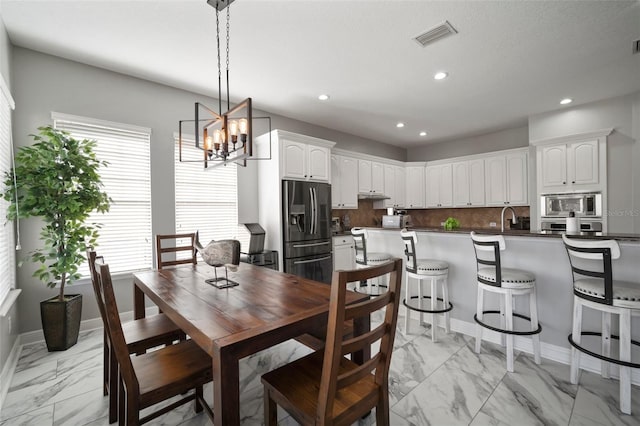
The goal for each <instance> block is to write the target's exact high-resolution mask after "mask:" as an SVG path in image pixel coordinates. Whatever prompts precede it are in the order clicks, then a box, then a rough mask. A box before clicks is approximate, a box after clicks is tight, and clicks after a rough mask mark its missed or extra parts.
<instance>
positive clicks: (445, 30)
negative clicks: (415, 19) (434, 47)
mask: <svg viewBox="0 0 640 426" xmlns="http://www.w3.org/2000/svg"><path fill="white" fill-rule="evenodd" d="M457 33H458V31H456V29H455V28H453V25H451V24H450V23H449V21H444V23H442V24H440V25H438V26H437V27H434V28H431V29H430V30H427V31H426V32H424V33H422V34H420V35H418V36H415V37H414V38H413V39H414V40H415V41H416V42H417V43H418V44H420V46H422V47H425V46H427V45H429V44H431V43H435V42H436V41H438V40H440V39H442V38H445V37H447V36H450V35H453V34H457Z"/></svg>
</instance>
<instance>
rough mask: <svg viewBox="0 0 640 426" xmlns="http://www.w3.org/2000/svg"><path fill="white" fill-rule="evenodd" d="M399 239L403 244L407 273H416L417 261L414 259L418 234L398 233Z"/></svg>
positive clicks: (404, 231)
mask: <svg viewBox="0 0 640 426" xmlns="http://www.w3.org/2000/svg"><path fill="white" fill-rule="evenodd" d="M400 237H402V242H403V243H404V246H405V247H404V255H405V256H406V257H407V266H406V268H407V271H408V272H412V273H414V274H415V273H417V272H418V263H417V262H418V260H417V258H416V245H417V244H418V234H416V231H407V230H406V229H403V230H402V231H400Z"/></svg>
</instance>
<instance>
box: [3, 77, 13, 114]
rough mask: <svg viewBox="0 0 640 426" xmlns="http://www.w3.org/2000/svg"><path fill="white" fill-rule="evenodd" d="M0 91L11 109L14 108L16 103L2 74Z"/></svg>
mask: <svg viewBox="0 0 640 426" xmlns="http://www.w3.org/2000/svg"><path fill="white" fill-rule="evenodd" d="M0 92H1V93H2V94H3V95H4V97H5V98H6V99H7V102H8V103H9V107H10V108H11V109H16V103H15V102H14V100H13V97H12V96H11V92H10V91H9V85H8V84H7V82H6V81H4V77H3V76H2V75H0Z"/></svg>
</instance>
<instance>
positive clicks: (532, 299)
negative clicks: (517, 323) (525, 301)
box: [529, 287, 541, 364]
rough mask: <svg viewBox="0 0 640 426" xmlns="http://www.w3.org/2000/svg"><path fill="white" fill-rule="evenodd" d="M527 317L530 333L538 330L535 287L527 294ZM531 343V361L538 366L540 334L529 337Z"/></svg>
mask: <svg viewBox="0 0 640 426" xmlns="http://www.w3.org/2000/svg"><path fill="white" fill-rule="evenodd" d="M529 315H530V316H531V331H534V330H537V329H538V296H537V294H536V289H535V287H534V288H533V291H532V292H531V293H529ZM531 341H532V343H533V360H534V362H535V363H536V364H540V362H541V360H540V334H534V335H533V336H531Z"/></svg>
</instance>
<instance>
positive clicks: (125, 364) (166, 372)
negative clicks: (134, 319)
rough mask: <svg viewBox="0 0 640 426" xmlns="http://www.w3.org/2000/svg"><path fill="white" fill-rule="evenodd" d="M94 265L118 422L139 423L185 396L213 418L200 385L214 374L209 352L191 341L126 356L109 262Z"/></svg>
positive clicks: (171, 408) (132, 425) (127, 351)
mask: <svg viewBox="0 0 640 426" xmlns="http://www.w3.org/2000/svg"><path fill="white" fill-rule="evenodd" d="M95 265H96V268H97V270H98V271H99V273H98V277H99V278H98V279H99V288H100V292H99V298H100V299H101V303H102V304H103V306H104V308H105V309H104V311H105V314H106V320H107V321H106V323H107V330H108V335H109V340H110V341H111V345H112V347H113V353H114V355H115V358H116V360H117V363H118V368H119V373H120V377H119V380H118V381H119V388H118V393H119V398H118V408H119V410H118V412H119V424H120V425H127V426H135V425H141V424H144V423H147V422H149V421H151V420H153V419H155V418H157V417H158V416H161V415H162V414H165V413H167V412H169V411H171V410H173V409H174V408H176V407H179V406H180V405H183V404H185V403H187V402H189V401H195V411H196V412H197V413H199V412H201V411H202V410H203V409H204V410H205V412H206V413H207V415H208V416H209V419H210V420H211V421H212V422H213V412H212V410H211V408H210V407H209V406H208V404H207V402H206V401H205V399H204V397H203V386H204V385H205V384H206V383H208V382H210V381H211V380H212V377H213V373H212V361H211V357H209V355H208V354H207V353H206V352H204V351H203V350H202V349H200V347H199V346H198V345H197V344H196V343H195V342H194V341H193V340H183V341H181V342H179V343H177V344H175V345H169V346H165V347H163V348H160V349H156V350H153V351H150V352H147V353H144V354H142V355H138V356H131V354H130V352H129V348H128V346H127V342H126V340H125V335H124V330H123V328H122V323H121V322H120V314H119V312H118V306H117V303H116V299H115V295H114V293H113V285H112V282H111V273H110V272H109V265H107V264H105V263H103V262H102V260H101V259H96V262H95ZM191 390H193V391H194V392H190V391H191ZM176 396H181V398H180V399H179V400H177V401H174V402H172V403H171V404H168V405H165V406H163V407H160V408H159V409H157V410H156V411H154V412H152V413H149V414H147V415H146V416H145V417H143V418H140V411H141V410H143V409H145V408H147V407H151V406H153V405H156V404H158V403H160V402H162V401H165V400H167V399H170V398H173V397H176Z"/></svg>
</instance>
